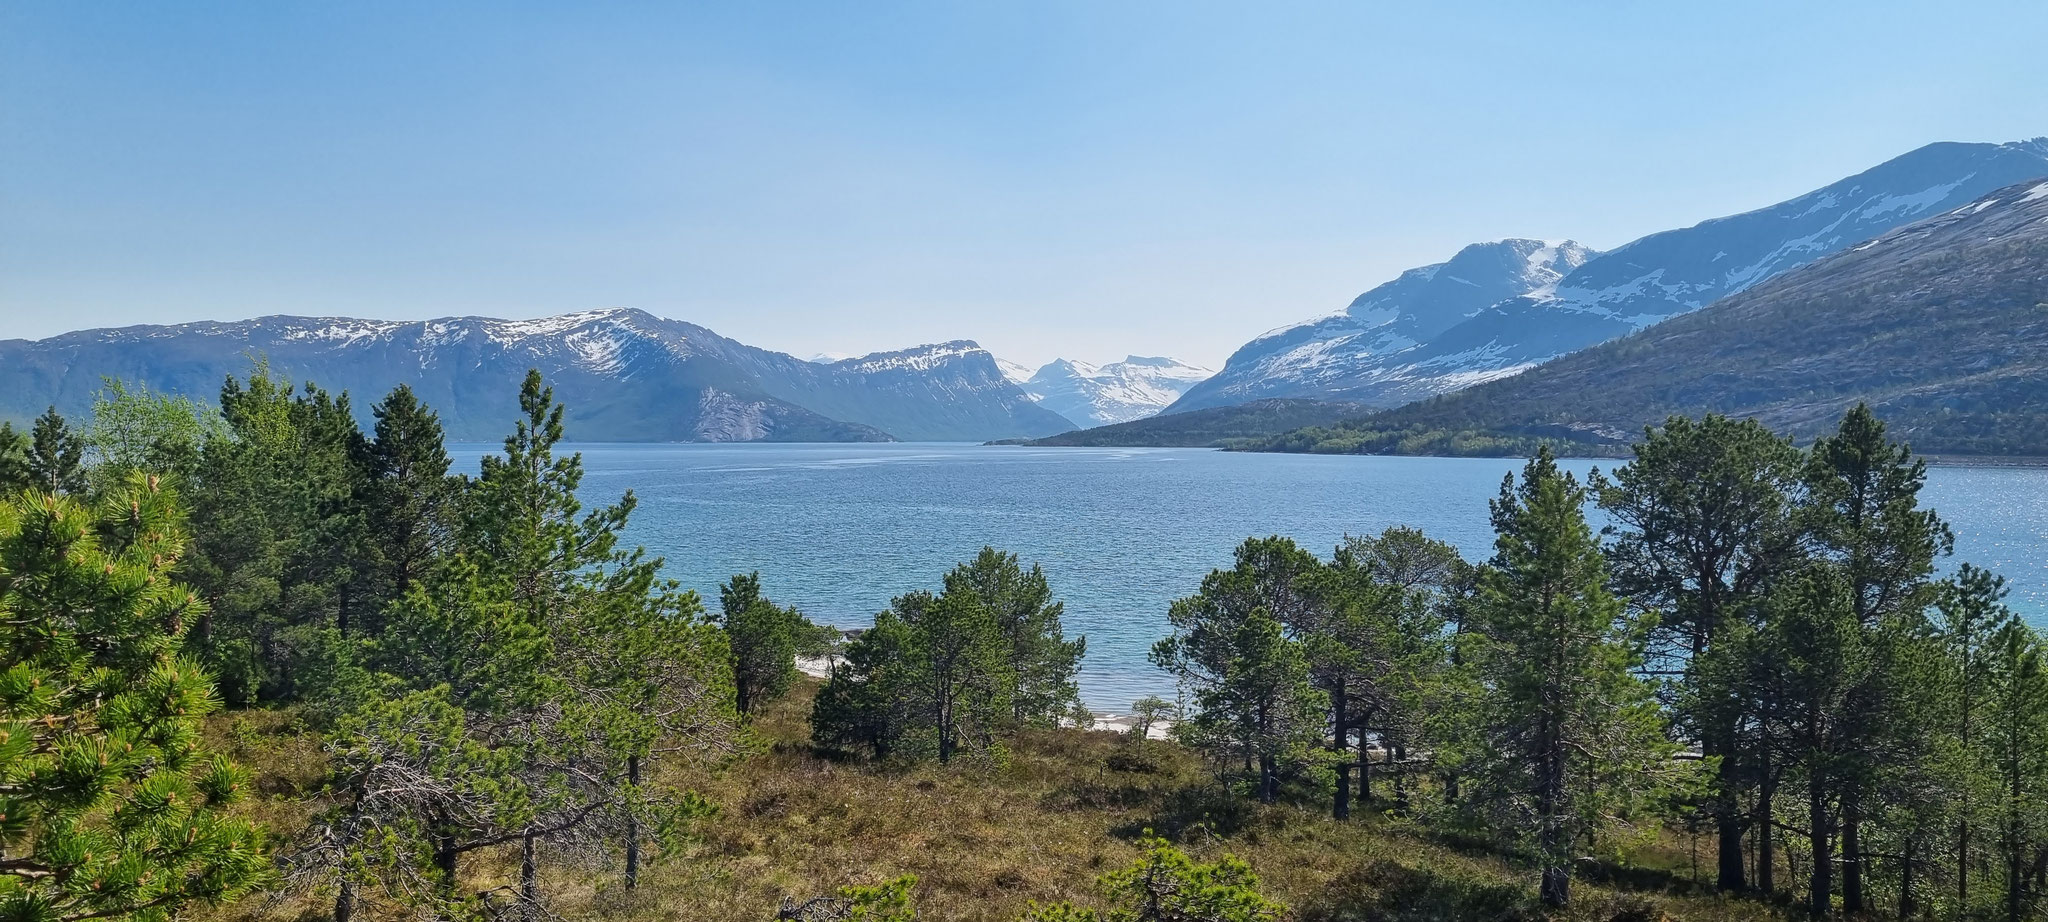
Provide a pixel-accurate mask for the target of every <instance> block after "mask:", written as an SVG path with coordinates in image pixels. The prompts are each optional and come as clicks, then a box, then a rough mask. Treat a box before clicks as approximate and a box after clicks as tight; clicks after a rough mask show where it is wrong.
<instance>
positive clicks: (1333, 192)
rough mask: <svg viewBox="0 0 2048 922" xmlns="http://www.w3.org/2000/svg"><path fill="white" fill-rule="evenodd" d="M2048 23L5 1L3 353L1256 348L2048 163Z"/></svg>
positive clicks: (1310, 7) (1109, 9)
mask: <svg viewBox="0 0 2048 922" xmlns="http://www.w3.org/2000/svg"><path fill="white" fill-rule="evenodd" d="M2043 34H2048V3H2041V2H2040V0H2024V2H2012V3H2005V2H1996V0H1987V2H1952V3H1942V4H1931V3H1925V2H1882V0H1865V2H1853V3H1852V2H1806V0H1802V2H1797V3H1785V2H1782V0H1774V2H1768V3H1764V2H1744V0H1731V2H1716V3H1640V2H1616V3H1593V2H1583V3H1548V4H1545V3H1527V2H1513V3H1428V4H1423V3H1407V2H1403V3H1383V2H1354V3H1342V4H1297V3H1284V2H1274V3H1253V4H1247V3H1204V2H1185V0H1183V2H1158V3H1154V2H1140V0H1118V2H1107V3H1106V2H1101V0H1081V2H1071V3H1065V2H1031V3H1020V2H1002V0H991V2H973V3H957V2H932V3H897V2H889V0H865V2H860V3H840V2H820V3H794V2H758V3H716V4H713V3H689V4H686V3H628V2H617V3H613V2H591V3H576V4H553V3H550V4H540V3H521V2H511V0H505V2H494V3H474V4H467V3H457V2H448V3H432V4H417V3H376V2H351V3H253V2H252V3H239V4H216V3H208V2H204V0H199V2H181V3H157V2H138V3H122V2H96V3H75V2H68V0H57V2H38V0H0V338H12V337H26V338H40V337H45V336H50V335H54V334H57V333H60V332H63V331H67V330H72V329H80V328H87V327H96V326H117V325H127V324H135V323H172V322H183V321H190V320H208V319H211V320H228V319H241V318H246V317H253V316H259V315H263V314H280V313H282V314H316V315H342V316H358V317H380V318H429V317H441V316H450V315H486V316H499V317H536V316H544V315H549V314H557V313H565V312H569V311H575V310H584V309H591V308H602V307H638V308H642V309H645V310H648V311H651V312H653V313H656V314H661V315H664V316H669V317H676V318H680V319H685V320H689V321H692V322H695V323H699V324H703V325H705V326H708V327H710V328H712V329H714V330H717V331H718V332H720V333H722V334H725V335H727V336H730V337H733V338H735V339H738V340H741V341H743V342H747V343H750V344H753V345H758V346H764V347H767V348H772V349H779V350H782V351H786V352H790V353H792V354H796V355H801V356H809V355H811V354H814V353H820V352H831V353H854V354H858V353H864V352H871V351H879V350H884V349H893V348H901V347H904V346H909V345H914V344H918V343H927V342H939V341H945V340H952V339H962V338H967V339H974V340H977V341H979V342H980V343H981V344H983V345H984V346H987V347H989V348H990V349H991V350H993V351H994V352H996V354H997V355H999V356H1002V357H1004V358H1008V359H1011V360H1014V361H1019V362H1023V363H1026V364H1030V365H1037V364H1039V363H1042V362H1045V361H1049V360H1051V359H1053V358H1055V357H1067V358H1075V359H1081V360H1084V361H1097V362H1099V361H1107V360H1113V359H1117V358H1121V357H1122V356H1124V355H1125V354H1127V353H1135V354H1141V355H1172V356H1177V357H1180V358H1182V359H1185V360H1188V361H1192V362H1196V363H1198V364H1203V365H1206V366H1208V367H1212V368H1216V367H1221V365H1222V363H1223V360H1224V359H1225V357H1227V356H1228V355H1229V354H1230V352H1231V351H1233V350H1234V349H1235V348H1236V347H1237V346H1239V345H1241V344H1243V343H1244V342H1245V341H1246V340H1248V339H1250V338H1252V337H1254V336H1256V335H1258V334H1259V333H1261V332H1263V331H1265V330H1268V329H1271V328H1274V327H1277V326H1282V325H1285V324H1288V323H1293V322H1296V321H1299V320H1303V319H1306V318H1309V317H1313V316H1316V315H1320V314H1325V313H1328V312H1331V311H1334V310H1339V309H1341V308H1343V307H1344V305H1345V304H1346V303H1348V302H1349V301H1350V300H1351V299H1352V298H1353V297H1355V296H1356V295H1357V294H1358V293H1359V292H1361V291H1363V290H1365V289H1367V288H1370V287H1372V286H1373V285H1375V284H1378V283H1380V282H1382V281H1385V280H1387V279H1389V278H1391V277H1393V276H1394V275H1396V274H1398V273H1399V272H1400V271H1401V270H1403V269H1406V268H1409V267H1412V266H1417V265H1424V264H1428V263H1432V262H1438V261H1441V260H1443V259H1445V258H1448V257H1449V256H1450V255H1451V254H1452V253H1454V252H1455V251H1456V250H1457V249H1458V248H1459V247H1461V246H1463V245H1465V244H1467V243H1472V242H1476V241H1481V240H1491V239H1498V238H1501V237H1508V236H1528V237H1547V238H1556V237H1570V238H1573V239H1576V240H1579V241H1581V242H1583V243H1586V244H1589V245H1591V246H1594V247H1599V248H1607V247H1613V246H1616V245H1619V244H1621V243H1625V242H1627V241H1628V240H1631V239H1633V238H1635V237H1637V236H1640V235H1642V234H1645V233H1649V232H1653V231H1657V230H1663V229H1667V228H1671V227H1677V226H1684V225H1689V224H1692V223H1695V222H1697V221H1700V220H1702V219H1705V218H1709V217H1714V216H1717V215H1722V214H1728V213H1732V212H1737V211H1743V210H1748V209H1750V208H1756V207H1760V206H1763V205H1767V204H1770V203H1772V202H1775V201H1779V200H1782V199H1785V198H1789V197H1792V196H1794V195H1797V194H1799V193H1801V192H1804V191H1806V190H1809V189H1812V188H1815V187H1817V186H1820V185H1824V184H1826V183H1828V182H1831V181H1833V180H1835V179H1838V178H1841V177H1842V176H1846V175H1848V174H1851V173H1854V172H1857V171H1859V170H1862V169H1864V168H1867V167H1869V166H1872V165H1875V164H1877V163H1879V162H1881V161H1883V160H1885V159H1888V158H1890V157H1893V156H1897V155H1898V154H1901V153H1904V152H1906V151H1908V150H1911V149H1913V148H1915V147H1919V146H1920V145H1922V144H1926V143H1929V142H1932V141H1937V140H1961V141H2008V140H2016V139H2020V138H2026V137H2034V136H2039V135H2044V134H2048V55H2044V54H2042V53H2041V52H2040V47H2039V41H2040V37H2041V36H2042V35H2043Z"/></svg>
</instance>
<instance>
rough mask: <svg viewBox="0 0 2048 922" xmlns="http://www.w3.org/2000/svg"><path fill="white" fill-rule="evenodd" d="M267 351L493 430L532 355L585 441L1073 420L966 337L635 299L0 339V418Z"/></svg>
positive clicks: (168, 379)
mask: <svg viewBox="0 0 2048 922" xmlns="http://www.w3.org/2000/svg"><path fill="white" fill-rule="evenodd" d="M258 356H261V357H265V358H267V359H268V360H269V361H270V363H271V365H272V366H273V367H274V368H276V369H277V370H279V371H281V372H283V373H285V374H286V375H288V376H290V377H292V378H294V379H309V378H310V379H312V380H314V381H316V382H318V383H319V384H321V385H322V386H324V387H327V388H329V389H331V390H343V389H346V390H347V391H349V392H350V393H351V394H352V395H353V397H354V398H355V401H356V406H357V409H358V410H359V411H363V412H366V411H367V408H368V406H369V405H370V404H371V403H372V402H374V401H375V400H376V399H377V398H379V397H381V396H382V395H383V394H384V393H385V392H386V391H388V390H389V389H390V388H391V387H392V386H393V385H395V384H397V383H399V382H401V381H404V382H408V383H410V384H411V385H412V386H413V388H414V389H415V390H417V391H418V392H419V393H420V396H421V397H422V398H423V399H425V400H426V401H428V402H429V403H431V404H432V405H433V406H434V407H435V409H436V410H438V411H439V412H440V414H441V418H442V422H443V424H444V425H445V426H446V427H447V430H448V433H449V437H450V438H453V439H457V440H472V439H495V438H498V437H501V436H502V435H503V434H504V433H505V431H506V428H507V426H508V425H509V423H510V421H511V419H512V417H513V415H514V413H515V412H516V409H517V407H516V403H517V394H518V383H519V379H520V378H521V377H522V376H524V374H525V373H526V370H527V369H528V368H539V369H540V370H541V372H542V373H543V374H545V375H546V376H547V377H548V379H549V381H550V383H551V384H553V385H554V386H555V388H556V391H557V393H558V394H559V395H560V396H561V397H562V399H563V400H564V401H565V402H566V403H567V404H568V406H569V408H570V413H571V423H572V426H573V428H572V429H571V432H572V434H573V435H574V437H576V438H579V439H587V440H595V441H816V440H827V441H864V440H882V439H888V438H892V437H893V438H897V439H906V440H928V439H930V440H940V439H945V440H984V439H991V438H1015V437H1030V436H1042V435H1048V434H1051V433H1056V432H1061V431H1065V430H1067V429H1071V428H1073V427H1072V425H1071V424H1070V423H1069V422H1068V421H1067V420H1066V419H1065V418H1063V417H1061V416H1059V415H1058V414H1056V413H1053V412H1052V411H1050V410H1046V409H1044V408H1043V407H1040V406H1038V405H1037V404H1036V403H1034V402H1033V401H1032V400H1031V399H1030V398H1029V397H1027V396H1025V394H1024V392H1023V391H1022V390H1021V389H1019V388H1018V387H1017V386H1016V385H1015V384H1013V383H1011V382H1010V381H1009V380H1007V379H1006V378H1004V377H1003V374H1002V372H1001V371H1000V370H999V369H998V368H997V367H996V363H995V357H994V356H992V355H990V354H989V353H988V352H987V351H986V350H983V349H981V348H979V347H977V346H975V345H974V344H973V343H971V342H965V341H961V342H953V343H944V344H940V345H934V346H924V347H920V348H917V349H911V350H904V351H901V352H891V353H881V354H877V355H870V356H862V357H859V358H852V359H844V360H840V361H836V362H829V363H815V362H806V361H803V360H801V359H798V358H796V357H794V356H789V355H784V354H782V353H779V352H771V351H768V350H765V349H757V348H754V347H752V346H748V345H745V344H743V343H739V342H736V341H734V340H731V339H727V338H725V337H723V336H719V335H718V334H716V333H713V332H712V331H710V330H707V329H705V328H703V327H700V326H697V325H695V324H690V323H685V322H682V321H679V320H669V319H666V318H661V317H656V316H653V315H651V314H648V313H646V312H644V311H638V310H604V311H587V312H583V313H576V314H566V315H563V316H559V317H549V318H542V319H537V320H495V319H490V318H481V317H455V318H446V319H441V320H430V321H410V322H401V321H383V320H352V319H343V318H315V317H263V318H258V319H256V320H248V321H239V322H233V323H211V322H209V323H188V324H178V325H173V326H139V327H127V328H122V329H106V330H86V331H82V332H77V333H69V334H65V335H63V336H57V337H52V338H50V339H45V340H39V341H33V342H31V341H26V340H7V341H0V418H16V419H22V418H28V417H31V416H33V415H34V414H36V413H39V412H41V411H42V408H43V407H44V406H46V405H51V404H54V405H56V406H57V407H58V408H59V409H60V410H62V411H64V412H66V413H83V412H85V411H87V410H88V409H89V408H90V404H91V398H92V394H93V392H94V391H95V390H97V389H98V388H99V386H100V379H101V377H102V376H109V377H118V378H122V379H124V380H127V381H131V382H138V381H139V382H145V383H147V384H149V385H150V386H152V387H154V388H157V389H160V390H165V391H170V392H175V393H184V394H191V395H194V396H197V397H201V398H203V399H208V400H210V399H212V398H213V396H214V395H215V394H217V393H218V391H219V388H220V384H221V381H222V380H223V379H224V378H225V377H227V376H228V375H230V374H239V373H243V372H246V371H247V370H248V368H249V367H250V364H251V362H252V361H253V360H254V359H255V357H258Z"/></svg>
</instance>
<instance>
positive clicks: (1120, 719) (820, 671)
mask: <svg viewBox="0 0 2048 922" xmlns="http://www.w3.org/2000/svg"><path fill="white" fill-rule="evenodd" d="M832 659H833V658H832V657H822V656H799V657H797V658H796V671H798V672H801V673H803V674H804V675H807V676H810V677H811V678H813V679H820V680H822V679H829V678H831V677H832ZM1088 713H1089V714H1090V715H1092V716H1093V717H1094V718H1095V723H1094V726H1091V727H1089V728H1088V729H1090V730H1100V731H1102V732H1105V733H1123V734H1129V733H1130V732H1131V731H1133V730H1135V729H1137V727H1138V719H1137V718H1136V717H1133V716H1131V715H1129V714H1124V713H1121V712H1118V711H1102V710H1096V709H1094V708H1090V709H1089V711H1088ZM1173 724H1174V721H1172V720H1171V719H1166V718H1161V719H1159V720H1155V721H1153V722H1152V726H1151V727H1150V728H1149V729H1148V730H1147V732H1146V733H1145V738H1146V739H1148V740H1163V739H1167V738H1169V733H1170V732H1171V731H1172V730H1173ZM1060 725H1061V726H1064V727H1071V726H1073V722H1072V721H1067V720H1062V721H1061V722H1060Z"/></svg>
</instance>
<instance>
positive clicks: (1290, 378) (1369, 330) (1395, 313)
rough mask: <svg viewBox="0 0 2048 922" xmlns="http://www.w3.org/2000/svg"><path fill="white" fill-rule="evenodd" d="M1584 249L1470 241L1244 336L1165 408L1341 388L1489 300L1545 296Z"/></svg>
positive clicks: (1585, 255) (1566, 244)
mask: <svg viewBox="0 0 2048 922" xmlns="http://www.w3.org/2000/svg"><path fill="white" fill-rule="evenodd" d="M1593 255H1594V253H1593V251H1592V250H1589V249H1587V248H1586V247H1584V246H1582V245H1580V244H1578V243H1576V242H1574V241H1571V240H1525V239H1519V238H1511V239H1508V240H1501V241H1497V242H1494V243H1475V244H1472V245H1471V246H1468V247H1466V248H1464V249H1462V250H1459V251H1458V253H1457V255H1455V256H1452V257H1451V258H1450V259H1449V260H1448V261H1445V262H1440V263H1437V264H1435V265H1432V266H1423V267H1421V268H1419V269H1410V270H1408V271H1406V272H1403V273H1401V276H1400V277H1399V278H1396V279H1394V280H1393V281H1391V282H1388V283H1386V284H1384V285H1381V286H1379V287H1377V288H1374V289H1372V290H1371V291H1368V292H1366V293H1364V294H1362V295H1359V296H1358V298H1357V299H1356V300H1354V301H1352V302H1351V306H1349V307H1347V308H1345V309H1344V310H1342V311H1339V312H1337V313H1335V314H1331V315H1329V316H1326V317H1320V318H1317V319H1315V320H1310V321H1306V322H1303V323H1298V324H1295V325H1293V326H1288V327H1282V328H1280V329H1278V330H1274V331H1272V332H1270V333H1267V334H1265V335H1263V336H1260V337H1259V338H1257V339H1254V340H1252V341H1251V342H1249V343H1247V344H1245V345H1244V346H1243V347H1242V348H1240V349H1238V350H1237V352H1236V353H1235V354H1233V355H1231V357H1230V360H1229V361H1228V362H1227V363H1225V364H1224V366H1223V371H1221V372H1219V373H1218V374H1217V375H1216V376H1215V377H1212V378H1210V379H1208V380H1207V381H1204V382H1202V383H1200V384H1198V385H1196V386H1195V387H1193V388H1191V389H1190V390H1189V391H1188V393H1187V394H1186V396H1183V397H1181V398H1180V400H1179V401H1178V402H1176V403H1174V404H1173V406H1172V409H1171V412H1181V411H1184V410H1198V409H1201V408H1203V407H1220V406H1229V405H1232V404H1238V403H1244V402H1246V401H1249V400H1258V399H1261V398H1265V397H1276V396H1287V397H1294V396H1304V395H1311V394H1316V395H1321V394H1338V393H1343V392H1345V391H1347V390H1348V389H1350V388H1352V387H1355V386H1356V385H1357V383H1358V382H1357V380H1356V379H1357V378H1358V376H1359V374H1360V372H1361V370H1362V369H1365V368H1369V367H1371V366H1372V365H1373V363H1374V362H1376V361H1380V360H1385V359H1387V358H1390V357H1393V356H1397V355H1400V354H1402V353H1405V352H1407V351H1409V350H1412V349H1414V348H1416V347H1417V346H1419V345H1421V344H1423V343H1426V342H1428V341H1429V340H1430V339H1431V338H1433V337H1435V336H1437V335H1438V334H1440V333H1442V332H1443V331H1445V330H1447V329H1450V328H1451V327H1452V326H1455V325H1457V324H1458V323H1460V322H1461V321H1464V320H1466V319H1468V318H1470V317H1472V316H1473V315H1475V314H1477V313H1479V312H1480V311H1483V310H1485V309H1486V308H1488V307H1490V306H1492V305H1494V304H1496V303H1499V302H1501V301H1504V300H1507V299H1509V298H1513V297H1517V296H1521V295H1547V294H1548V293H1549V292H1550V291H1551V290H1552V289H1555V288H1556V287H1557V284H1558V282H1560V281H1562V280H1563V279H1564V278H1565V276H1566V274H1568V273H1570V272H1571V271H1572V270H1574V269H1577V268H1579V267H1580V266H1582V265H1585V263H1586V261H1587V260H1588V259H1590V258H1592V256H1593Z"/></svg>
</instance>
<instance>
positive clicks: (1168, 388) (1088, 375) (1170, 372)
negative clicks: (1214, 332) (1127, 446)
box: [1007, 355, 1215, 427]
mask: <svg viewBox="0 0 2048 922" xmlns="http://www.w3.org/2000/svg"><path fill="white" fill-rule="evenodd" d="M1007 364H1009V365H1010V366H1011V369H1014V370H1010V372H1009V373H1010V376H1011V380H1016V376H1017V372H1019V371H1023V366H1020V365H1016V363H1014V362H1012V363H1007ZM1028 374H1029V377H1028V378H1027V379H1026V380H1025V381H1024V385H1023V386H1024V390H1025V392H1026V393H1028V394H1030V395H1031V397H1032V399H1034V400H1036V401H1038V403H1039V405H1041V406H1043V407H1045V408H1046V409H1049V410H1052V411H1053V412H1055V413H1058V414H1060V415H1061V416H1064V417H1066V418H1068V419H1070V420H1073V421H1074V422H1075V423H1077V424H1079V425H1081V426H1084V427H1086V426H1106V425H1110V424H1112V423H1127V422H1130V421H1131V420H1134V419H1144V418H1145V417H1147V416H1151V415H1153V414H1155V413H1158V412H1159V411H1160V410H1162V409H1165V408H1166V407H1167V405H1168V404H1171V403H1173V402H1174V401H1175V400H1177V399H1179V398H1180V395H1182V394H1184V393H1186V392H1187V390H1188V388H1191V387H1194V386H1195V385H1197V384H1200V383H1201V382H1202V381H1203V380H1205V379H1207V378H1208V377H1209V376H1210V375H1212V374H1215V372H1212V371H1210V370H1209V369H1206V368H1199V367H1196V366H1194V365H1189V364H1187V363H1186V362H1182V361H1179V360H1176V359H1170V358H1164V357H1158V356H1142V355H1133V356H1129V357H1126V358H1125V359H1124V360H1123V361H1121V362H1111V363H1109V364H1107V365H1090V364H1088V363H1086V362H1076V361H1073V360H1071V359H1055V360H1053V361H1051V362H1048V363H1046V364H1045V366H1044V367H1042V368H1040V369H1038V370H1037V371H1036V372H1029V373H1028Z"/></svg>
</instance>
